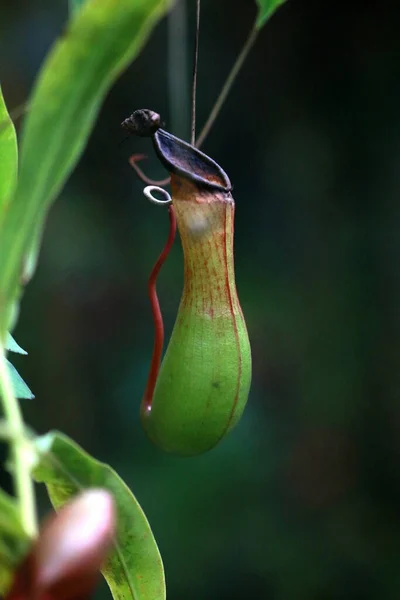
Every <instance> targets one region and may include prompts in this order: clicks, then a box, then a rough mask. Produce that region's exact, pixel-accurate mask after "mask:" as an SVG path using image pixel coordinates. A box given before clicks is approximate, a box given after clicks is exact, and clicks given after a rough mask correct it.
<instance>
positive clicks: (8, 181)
mask: <svg viewBox="0 0 400 600" xmlns="http://www.w3.org/2000/svg"><path fill="white" fill-rule="evenodd" d="M0 156H1V160H0V218H1V214H2V212H3V210H4V207H5V205H6V203H7V202H8V200H9V199H10V197H11V194H12V192H13V190H14V188H15V185H16V182H17V168H18V148H17V136H16V134H15V128H14V124H13V122H12V120H11V119H10V116H9V114H8V111H7V107H6V104H5V102H4V98H3V93H2V91H1V87H0Z"/></svg>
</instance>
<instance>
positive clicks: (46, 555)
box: [6, 490, 115, 600]
mask: <svg viewBox="0 0 400 600" xmlns="http://www.w3.org/2000/svg"><path fill="white" fill-rule="evenodd" d="M114 529H115V513H114V504H113V500H112V497H111V496H110V494H109V493H108V492H106V491H104V490H90V491H87V492H84V493H82V494H81V495H80V496H78V497H76V498H74V499H73V500H72V501H71V502H69V503H68V504H66V505H65V506H64V507H63V508H62V509H61V510H60V512H59V513H58V514H55V515H51V517H49V518H48V519H47V520H46V521H45V523H44V525H43V527H42V529H41V532H40V535H39V538H38V540H37V541H36V542H35V543H34V546H33V548H32V550H31V551H30V553H29V555H28V556H27V557H26V558H25V560H24V562H23V563H22V564H21V566H20V567H19V569H18V570H17V573H16V575H15V579H14V584H13V586H12V589H11V591H10V593H9V595H8V596H7V599H6V600H78V599H79V600H83V599H84V598H87V597H88V596H89V595H90V594H91V592H92V591H93V588H94V585H95V583H96V580H97V574H98V571H99V570H100V568H101V566H102V564H103V561H104V559H105V558H106V555H107V552H108V550H109V547H110V544H111V541H112V538H113V535H114Z"/></svg>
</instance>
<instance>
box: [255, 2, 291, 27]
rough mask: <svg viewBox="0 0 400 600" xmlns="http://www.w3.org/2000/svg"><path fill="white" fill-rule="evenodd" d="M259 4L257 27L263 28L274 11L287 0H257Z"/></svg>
mask: <svg viewBox="0 0 400 600" xmlns="http://www.w3.org/2000/svg"><path fill="white" fill-rule="evenodd" d="M256 2H257V6H258V17H257V23H256V27H257V29H261V27H263V26H264V25H265V23H266V22H267V21H268V19H269V18H270V17H272V15H273V14H274V12H275V11H276V10H277V9H278V8H279V7H280V6H281V5H282V4H284V3H285V2H286V0H256Z"/></svg>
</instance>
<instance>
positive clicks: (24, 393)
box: [6, 359, 35, 400]
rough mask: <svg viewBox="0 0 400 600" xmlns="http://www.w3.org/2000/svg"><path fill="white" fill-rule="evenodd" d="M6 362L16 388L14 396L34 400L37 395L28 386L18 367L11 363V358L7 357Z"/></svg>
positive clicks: (14, 388)
mask: <svg viewBox="0 0 400 600" xmlns="http://www.w3.org/2000/svg"><path fill="white" fill-rule="evenodd" d="M6 362H7V367H8V370H9V373H10V379H11V383H12V386H13V390H14V396H15V397H16V398H21V399H23V400H33V398H34V397H35V396H34V395H33V394H32V392H31V390H30V389H29V388H28V386H27V385H26V383H25V381H24V380H23V379H22V377H21V375H20V374H19V373H18V371H17V369H16V368H15V367H14V365H13V364H12V363H10V361H9V360H7V359H6Z"/></svg>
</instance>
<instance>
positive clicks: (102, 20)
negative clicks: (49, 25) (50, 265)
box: [0, 0, 170, 339]
mask: <svg viewBox="0 0 400 600" xmlns="http://www.w3.org/2000/svg"><path fill="white" fill-rule="evenodd" d="M169 5H170V0H135V1H133V0H118V2H116V1H115V0H87V1H86V2H85V3H84V4H83V5H82V6H81V8H80V9H79V10H78V11H76V12H75V14H74V16H73V18H72V19H71V20H70V21H69V23H68V25H67V27H66V31H65V33H63V35H62V36H61V37H60V39H59V40H58V41H57V42H56V43H55V45H54V46H53V48H52V50H51V52H50V53H49V55H48V57H47V59H46V60H45V63H44V65H43V67H42V69H41V72H40V74H39V77H38V80H37V82H36V85H35V88H34V92H33V96H32V98H31V99H30V101H29V105H30V112H29V114H28V116H27V118H26V120H25V126H24V130H23V139H22V149H21V166H20V175H19V181H18V186H17V190H16V193H15V196H14V198H13V201H12V203H11V205H10V210H8V211H7V212H6V213H5V214H4V215H3V217H2V220H0V256H1V261H2V263H1V270H0V338H3V339H4V337H5V331H6V329H7V326H8V324H9V323H10V319H11V315H12V313H13V312H14V314H16V311H15V306H14V304H15V302H16V301H17V299H18V296H19V294H20V281H21V278H22V279H25V281H26V280H27V278H28V277H30V276H31V275H32V272H33V270H34V268H35V265H36V258H37V253H38V248H39V244H40V238H41V231H42V228H43V222H44V219H45V216H46V213H47V211H48V209H49V207H50V205H51V202H52V201H53V200H54V198H55V196H56V195H57V194H58V193H59V191H60V190H61V188H62V186H63V185H64V183H65V181H66V179H67V177H68V176H69V174H70V173H71V171H72V169H73V168H74V166H75V164H76V162H77V160H78V159H79V156H80V155H81V153H82V151H83V148H84V146H85V144H86V141H87V138H88V136H89V133H90V131H91V129H92V127H93V124H94V121H95V119H96V116H97V113H98V111H99V108H100V105H101V103H102V101H103V99H104V96H105V94H106V93H107V91H108V90H109V88H110V86H111V85H112V83H113V82H114V81H115V79H116V78H117V76H118V75H119V74H120V73H121V71H122V70H123V69H125V68H126V67H127V66H128V65H129V63H130V62H131V61H132V60H133V59H134V58H135V57H136V56H137V55H138V53H139V52H140V50H141V48H142V47H143V45H144V43H145V41H146V40H147V38H148V36H149V34H150V32H151V30H152V28H153V27H154V25H155V24H156V22H157V21H158V20H159V19H160V18H161V17H162V16H163V15H164V14H165V12H166V11H167V8H168V7H169ZM138 84H139V82H138ZM132 101H133V102H134V99H133V100H132ZM116 127H118V124H117V123H116ZM0 219H1V216H0ZM26 263H29V269H30V271H29V272H25V271H24V264H26Z"/></svg>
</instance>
